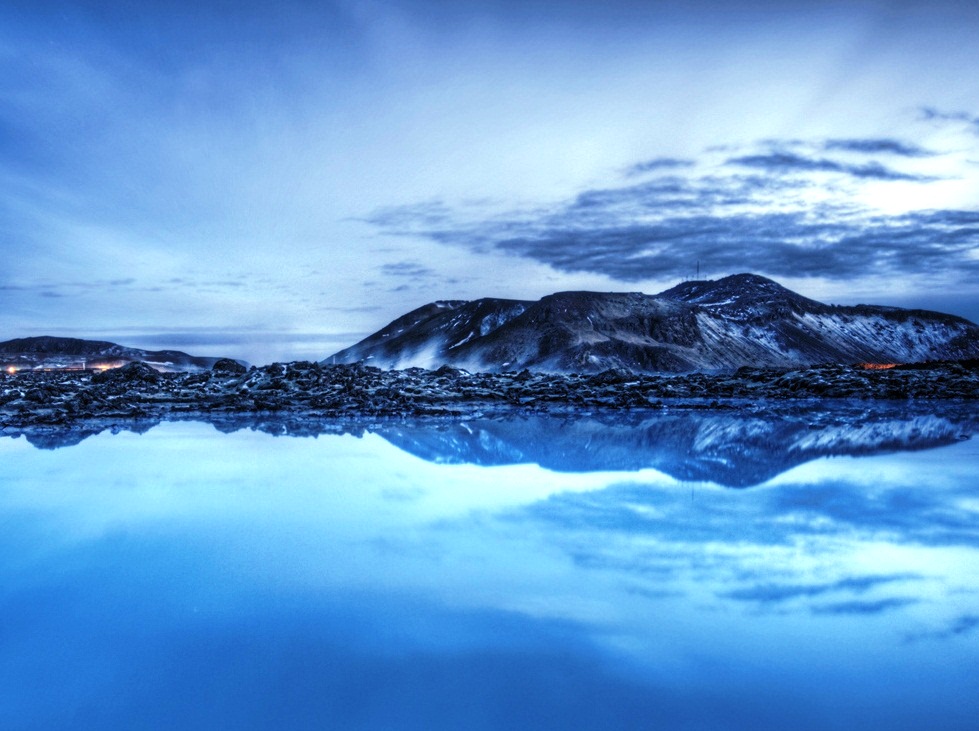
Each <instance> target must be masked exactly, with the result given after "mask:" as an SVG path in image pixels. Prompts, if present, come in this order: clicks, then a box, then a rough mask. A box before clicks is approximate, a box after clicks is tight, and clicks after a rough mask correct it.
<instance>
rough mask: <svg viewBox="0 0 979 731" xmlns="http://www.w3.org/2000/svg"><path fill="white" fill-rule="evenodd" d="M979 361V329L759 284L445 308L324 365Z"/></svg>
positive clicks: (743, 278)
mask: <svg viewBox="0 0 979 731" xmlns="http://www.w3.org/2000/svg"><path fill="white" fill-rule="evenodd" d="M975 357H979V326H977V325H975V324H974V323H972V322H969V321H968V320H965V319H963V318H960V317H955V316H953V315H945V314H941V313H938V312H929V311H925V310H907V309H901V308H897V307H883V306H874V305H856V306H852V307H848V306H837V305H827V304H823V303H821V302H817V301H816V300H811V299H808V298H806V297H803V296H802V295H799V294H796V293H795V292H792V291H791V290H789V289H786V288H785V287H783V286H781V285H780V284H778V283H777V282H774V281H772V280H770V279H766V278H765V277H761V276H758V275H756V274H735V275H732V276H729V277H725V278H723V279H719V280H709V281H696V282H684V283H682V284H680V285H677V286H676V287H673V288H672V289H668V290H666V291H665V292H661V293H660V294H657V295H646V294H641V293H638V292H629V293H614V292H613V293H602V292H559V293H557V294H552V295H548V296H547V297H543V298H542V299H540V300H539V301H537V302H533V301H520V300H504V299H490V298H487V299H479V300H474V301H471V302H467V301H459V300H445V301H440V302H434V303H432V304H428V305H425V306H424V307H421V308H419V309H417V310H413V311H412V312H409V313H408V314H406V315H404V316H402V317H400V318H398V319H397V320H395V321H394V322H392V323H391V324H390V325H388V326H387V327H385V328H383V329H382V330H379V331H378V332H376V333H374V334H373V335H371V336H369V337H368V338H365V339H364V340H362V341H361V342H359V343H357V344H356V345H353V346H351V347H350V348H347V349H345V350H341V351H340V352H338V353H336V354H335V355H333V356H331V357H330V358H327V359H326V360H325V361H323V362H324V363H354V362H358V361H364V362H366V363H368V364H371V365H376V366H379V367H381V368H392V369H393V368H407V367H411V366H421V367H425V368H437V367H439V366H441V365H451V366H455V367H459V368H465V369H467V370H471V371H507V370H522V369H524V368H527V369H530V370H536V371H549V372H565V373H567V372H598V371H604V370H607V369H609V368H619V369H624V370H628V371H635V372H685V371H697V370H727V369H736V368H739V367H741V366H760V367H774V368H796V367H804V366H809V365H816V364H820V363H857V362H867V363H911V362H920V361H929V360H957V359H963V358H975Z"/></svg>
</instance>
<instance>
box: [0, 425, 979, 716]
mask: <svg viewBox="0 0 979 731" xmlns="http://www.w3.org/2000/svg"><path fill="white" fill-rule="evenodd" d="M854 408H856V407H847V408H845V409H842V410H841V409H836V410H834V409H829V410H827V411H825V412H814V411H812V410H811V409H810V410H808V412H807V411H806V410H799V411H795V412H789V411H784V410H783V411H782V412H780V413H774V414H770V415H769V416H768V417H767V418H766V417H765V416H764V415H763V414H762V413H760V412H759V413H754V414H748V415H746V414H742V413H724V412H714V411H703V412H689V413H667V414H648V415H631V416H608V415H606V416H601V415H592V416H591V417H586V418H580V419H569V418H567V417H564V418H549V417H534V418H516V419H509V420H507V419H497V420H491V419H470V420H468V421H464V422H451V421H446V422H439V423H437V424H434V425H433V424H427V425H426V424H417V423H402V422H379V423H377V424H368V425H366V426H367V429H363V428H362V427H363V426H364V425H359V426H358V425H346V426H342V427H337V426H336V425H326V426H323V427H322V428H323V429H327V428H328V429H330V430H332V431H335V432H341V433H337V434H320V435H319V436H317V437H315V438H313V437H306V438H288V437H283V436H274V435H273V434H274V433H281V432H282V431H284V430H286V429H287V428H288V429H289V430H291V431H297V429H296V427H295V425H292V427H287V426H285V425H282V424H275V423H261V424H258V423H254V424H252V426H260V427H261V428H264V429H266V430H267V431H270V432H273V434H269V433H264V432H262V431H257V430H254V429H243V430H240V431H236V432H234V433H230V434H225V433H222V432H221V431H218V430H216V429H215V428H214V426H212V425H209V424H204V423H194V422H181V423H165V424H161V425H159V426H155V427H154V428H151V429H149V431H146V433H144V434H136V433H131V432H128V431H121V432H119V433H112V432H111V431H105V432H102V433H100V434H95V435H92V436H88V438H85V439H83V440H82V441H81V442H80V443H78V444H76V445H74V446H70V447H64V448H60V449H53V450H52V449H37V448H35V447H34V446H32V445H31V444H30V443H28V441H27V440H26V439H24V438H17V439H0V556H2V559H0V708H2V714H0V728H2V729H54V728H72V729H161V728H175V729H176V728H179V729H427V730H432V729H523V728H534V729H537V728H541V729H599V728H601V729H620V728H621V729H659V728H662V729H756V730H757V729H779V730H782V729H788V728H791V729H863V728H887V729H898V730H900V729H974V728H975V718H976V717H977V712H979V698H977V696H979V694H976V693H975V678H976V677H977V671H979V521H977V518H979V483H977V481H976V478H975V475H976V474H977V473H979V471H977V467H979V448H977V447H976V445H975V442H974V441H973V440H971V439H968V438H967V437H969V436H971V435H972V434H973V433H974V431H975V428H976V427H975V421H974V419H973V417H972V416H971V414H970V413H969V410H968V409H965V408H957V407H952V406H943V407H942V408H941V409H940V410H939V411H938V412H936V413H932V412H928V411H924V412H918V411H916V412H913V413H909V412H907V411H906V410H902V409H898V408H896V407H893V408H892V407H880V408H867V407H859V409H860V410H859V413H856V412H854V410H853V409H854ZM902 408H903V407H902ZM219 426H221V428H223V429H228V428H229V425H228V424H220V425H219ZM319 430H322V429H316V428H308V425H307V428H306V429H305V433H315V432H317V431H319ZM300 431H302V430H300ZM344 431H348V432H350V431H352V432H353V433H342V432H344ZM33 438H34V441H35V442H36V443H38V444H41V445H43V446H52V445H53V444H57V443H71V442H72V441H77V439H78V437H77V435H76V437H75V438H69V439H62V440H61V441H60V442H59V440H58V439H57V438H53V437H52V436H51V435H47V436H41V437H38V436H37V435H34V437H33ZM540 465H543V466H540Z"/></svg>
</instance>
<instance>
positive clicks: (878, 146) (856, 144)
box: [823, 138, 935, 157]
mask: <svg viewBox="0 0 979 731" xmlns="http://www.w3.org/2000/svg"><path fill="white" fill-rule="evenodd" d="M823 149H824V150H826V151H829V152H833V151H840V152H856V153H861V154H867V155H876V154H885V155H898V156H900V157H931V156H933V155H935V153H934V152H931V151H930V150H926V149H925V148H923V147H919V146H918V145H914V144H911V143H909V142H901V141H900V140H894V139H889V138H883V139H835V140H826V141H825V142H824V143H823Z"/></svg>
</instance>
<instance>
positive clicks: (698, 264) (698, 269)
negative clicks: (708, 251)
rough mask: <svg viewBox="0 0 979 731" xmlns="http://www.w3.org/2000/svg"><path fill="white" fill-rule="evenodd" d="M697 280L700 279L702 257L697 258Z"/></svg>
mask: <svg viewBox="0 0 979 731" xmlns="http://www.w3.org/2000/svg"><path fill="white" fill-rule="evenodd" d="M697 281H698V282H699V281H700V259H697Z"/></svg>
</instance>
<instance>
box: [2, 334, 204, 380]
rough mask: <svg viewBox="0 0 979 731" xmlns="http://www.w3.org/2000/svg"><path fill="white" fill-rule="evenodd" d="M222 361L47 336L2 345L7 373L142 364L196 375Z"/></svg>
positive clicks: (21, 339) (174, 351)
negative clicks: (137, 362) (195, 372)
mask: <svg viewBox="0 0 979 731" xmlns="http://www.w3.org/2000/svg"><path fill="white" fill-rule="evenodd" d="M218 360H221V359H220V358H206V357H198V356H193V355H188V354H187V353H182V352H180V351H179V350H142V349H140V348H127V347H126V346H124V345H117V344H116V343H110V342H106V341H102V340H82V339H79V338H59V337H51V336H47V335H45V336H41V337H34V338H17V339H14V340H7V341H5V342H2V343H0V367H2V368H3V369H4V370H30V369H34V368H51V369H59V370H60V369H65V370H82V369H87V370H98V369H103V368H118V367H119V366H123V365H126V364H127V363H132V362H134V361H142V362H144V363H147V364H149V365H151V366H153V367H154V368H156V369H157V370H160V371H196V370H202V369H207V368H210V367H211V366H213V365H214V364H215V363H216V362H217V361H218Z"/></svg>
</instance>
